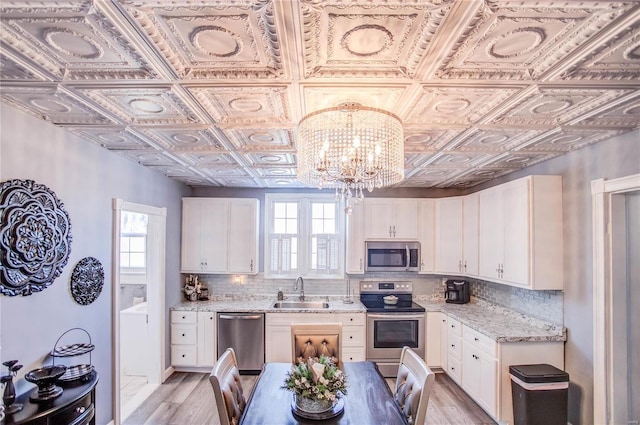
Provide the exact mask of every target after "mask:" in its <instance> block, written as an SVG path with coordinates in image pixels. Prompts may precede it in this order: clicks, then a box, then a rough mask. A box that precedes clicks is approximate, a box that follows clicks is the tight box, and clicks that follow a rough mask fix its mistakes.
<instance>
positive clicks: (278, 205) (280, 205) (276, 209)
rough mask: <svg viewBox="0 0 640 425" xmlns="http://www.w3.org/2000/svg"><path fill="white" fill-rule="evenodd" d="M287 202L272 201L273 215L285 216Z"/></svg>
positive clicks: (277, 216)
mask: <svg viewBox="0 0 640 425" xmlns="http://www.w3.org/2000/svg"><path fill="white" fill-rule="evenodd" d="M286 211H287V204H285V203H284V202H274V203H273V216H274V217H276V218H283V217H286Z"/></svg>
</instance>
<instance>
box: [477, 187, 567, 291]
mask: <svg viewBox="0 0 640 425" xmlns="http://www.w3.org/2000/svg"><path fill="white" fill-rule="evenodd" d="M479 196H480V204H479V261H480V264H479V274H480V277H482V278H487V279H489V280H492V281H496V282H501V283H506V284H510V285H516V286H522V287H526V288H528V289H542V290H552V289H555V290H561V289H562V287H563V237H562V178H561V177H560V176H529V177H525V178H522V179H518V180H514V181H511V182H509V183H506V184H503V185H500V186H496V187H493V188H491V189H487V190H484V191H482V192H480V195H479Z"/></svg>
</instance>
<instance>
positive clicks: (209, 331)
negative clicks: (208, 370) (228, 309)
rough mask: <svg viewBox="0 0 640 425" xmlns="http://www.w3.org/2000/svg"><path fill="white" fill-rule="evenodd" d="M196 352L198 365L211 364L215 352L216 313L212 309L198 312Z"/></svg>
mask: <svg viewBox="0 0 640 425" xmlns="http://www.w3.org/2000/svg"><path fill="white" fill-rule="evenodd" d="M197 334H198V339H197V347H198V348H197V352H198V359H197V364H198V366H213V365H214V364H215V362H216V359H217V357H218V356H217V353H216V313H215V312H213V311H199V312H198V331H197Z"/></svg>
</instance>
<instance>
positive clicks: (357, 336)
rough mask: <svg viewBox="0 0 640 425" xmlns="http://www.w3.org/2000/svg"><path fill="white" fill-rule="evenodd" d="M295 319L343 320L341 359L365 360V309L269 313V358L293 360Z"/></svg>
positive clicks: (266, 343)
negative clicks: (292, 327) (330, 311)
mask: <svg viewBox="0 0 640 425" xmlns="http://www.w3.org/2000/svg"><path fill="white" fill-rule="evenodd" d="M294 323H341V324H342V336H341V338H340V339H341V342H340V357H341V361H343V362H345V361H364V360H365V336H366V334H365V313H338V314H331V313H267V314H266V315H265V361H267V362H286V363H290V362H291V360H292V359H291V356H292V342H291V325H292V324H294Z"/></svg>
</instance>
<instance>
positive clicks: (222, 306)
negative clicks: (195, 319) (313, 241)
mask: <svg viewBox="0 0 640 425" xmlns="http://www.w3.org/2000/svg"><path fill="white" fill-rule="evenodd" d="M306 300H307V301H327V298H326V297H323V298H318V297H307V298H306ZM277 301H278V300H276V298H275V297H255V296H254V297H241V298H225V297H217V298H215V299H213V300H209V301H193V302H190V301H183V302H181V303H179V304H176V305H174V306H173V307H171V310H177V311H215V312H226V313H230V312H237V313H354V312H355V313H365V312H366V309H365V307H364V305H362V304H361V303H360V301H354V302H353V304H345V303H344V302H342V298H331V297H330V298H329V301H328V302H329V308H274V307H273V305H274V304H275V303H276V302H277ZM285 301H297V299H296V298H292V297H288V298H287V297H285Z"/></svg>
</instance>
